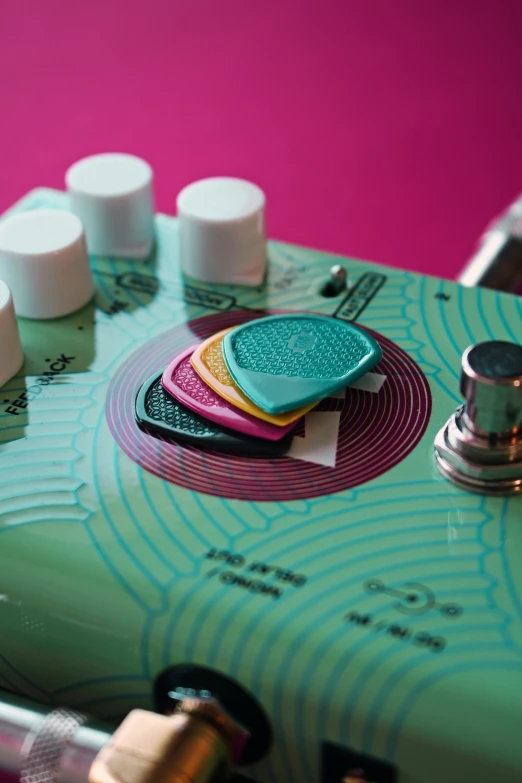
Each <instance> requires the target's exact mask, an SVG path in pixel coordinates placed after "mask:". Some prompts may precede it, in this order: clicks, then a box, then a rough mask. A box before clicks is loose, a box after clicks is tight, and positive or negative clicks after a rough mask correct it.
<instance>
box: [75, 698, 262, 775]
mask: <svg viewBox="0 0 522 783" xmlns="http://www.w3.org/2000/svg"><path fill="white" fill-rule="evenodd" d="M247 739H248V735H247V733H246V732H245V731H244V729H243V728H242V727H241V726H239V725H238V724H237V723H236V722H235V721H233V720H232V719H231V718H230V717H229V716H228V715H227V714H226V713H225V712H224V710H223V709H222V708H221V707H220V705H219V704H218V703H217V702H216V701H215V700H214V699H196V698H193V699H192V698H190V699H183V701H181V702H180V704H179V706H178V709H177V710H176V712H175V713H174V714H172V715H170V716H165V715H157V714H156V713H152V712H147V711H146V710H133V711H132V712H131V713H129V715H128V716H127V717H126V718H125V720H124V721H123V723H122V724H121V725H120V726H119V728H118V729H117V730H116V731H115V733H114V734H113V735H112V737H111V739H110V740H109V742H108V743H107V744H106V745H105V746H104V747H103V748H102V749H101V751H100V752H99V753H98V755H97V756H96V758H95V759H94V762H93V764H92V766H91V769H90V772H89V783H222V781H226V780H227V779H228V777H229V775H230V773H231V771H232V767H233V765H234V764H235V763H237V762H238V761H239V759H240V756H241V752H242V749H243V747H244V744H245V742H246V740H247Z"/></svg>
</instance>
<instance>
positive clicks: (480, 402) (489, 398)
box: [460, 340, 522, 438]
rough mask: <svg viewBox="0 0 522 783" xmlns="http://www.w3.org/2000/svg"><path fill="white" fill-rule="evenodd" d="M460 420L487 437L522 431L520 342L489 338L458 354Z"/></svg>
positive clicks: (521, 349) (506, 435) (473, 430)
mask: <svg viewBox="0 0 522 783" xmlns="http://www.w3.org/2000/svg"><path fill="white" fill-rule="evenodd" d="M460 390H461V393H462V395H463V396H464V398H465V401H466V402H465V407H464V412H463V417H464V423H465V425H466V426H467V427H468V428H469V429H470V430H471V431H472V432H475V433H477V434H479V435H483V436H486V437H489V438H494V437H495V436H496V437H509V436H515V435H518V434H519V433H521V432H522V345H516V344H515V343H508V342H503V341H502V340H492V341H490V342H485V343H479V344H478V345H473V346H471V347H470V348H468V349H467V350H466V351H465V352H464V354H463V356H462V375H461V382H460Z"/></svg>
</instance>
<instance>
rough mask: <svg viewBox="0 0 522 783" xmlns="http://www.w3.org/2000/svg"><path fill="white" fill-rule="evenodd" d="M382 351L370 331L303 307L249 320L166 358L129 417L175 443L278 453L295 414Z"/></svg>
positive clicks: (286, 445) (367, 366)
mask: <svg viewBox="0 0 522 783" xmlns="http://www.w3.org/2000/svg"><path fill="white" fill-rule="evenodd" d="M381 356H382V352H381V349H380V347H379V345H378V343H377V342H376V341H375V340H374V339H373V338H372V337H370V336H369V335H368V334H367V333H366V332H365V331H363V330H362V329H360V328H358V327H357V326H354V325H352V324H349V323H345V322H343V321H338V320H335V319H333V318H328V317H326V316H321V315H312V314H308V313H291V314H285V315H273V316H268V317H266V318H257V319H255V320H252V321H249V322H247V323H244V324H242V325H240V326H237V327H233V328H230V329H225V330H224V331H221V332H218V333H217V334H214V335H212V337H209V338H208V339H207V340H205V341H204V342H202V343H201V344H199V345H194V346H192V347H190V348H188V349H187V350H185V351H183V352H182V353H181V354H180V355H178V356H176V357H175V358H173V360H172V361H171V363H170V364H169V365H168V367H167V368H166V369H165V370H164V371H162V372H161V373H158V374H156V375H155V376H153V377H152V378H150V379H149V380H148V381H146V382H145V383H144V384H143V386H142V388H141V390H140V392H139V394H138V397H137V400H136V419H137V421H138V424H139V425H140V426H141V427H142V428H144V429H146V430H150V431H152V432H154V433H159V434H160V435H162V436H163V437H166V438H168V439H170V440H173V441H175V442H178V443H188V444H190V445H193V446H196V447H198V448H207V449H211V450H214V451H220V452H226V453H232V454H242V455H248V456H251V457H263V456H266V457H276V456H281V455H283V454H285V452H286V451H287V450H288V449H289V447H290V444H291V442H292V437H293V432H294V430H295V428H296V425H297V423H298V422H299V420H300V419H301V418H302V417H303V416H304V415H305V414H306V413H307V412H308V411H310V410H312V409H313V408H314V407H315V406H316V405H317V404H318V403H319V402H320V401H321V400H322V399H324V398H325V397H329V396H331V395H332V394H335V393H336V392H338V391H340V390H341V389H343V388H345V387H347V386H349V385H350V384H352V383H354V382H355V381H356V380H358V379H359V378H360V377H361V376H362V375H364V374H365V373H367V372H368V371H369V370H371V369H372V368H373V367H374V366H375V365H376V364H377V362H379V361H380V359H381Z"/></svg>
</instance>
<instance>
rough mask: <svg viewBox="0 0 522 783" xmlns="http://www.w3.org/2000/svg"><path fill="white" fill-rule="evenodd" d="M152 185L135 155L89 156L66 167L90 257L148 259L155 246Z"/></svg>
mask: <svg viewBox="0 0 522 783" xmlns="http://www.w3.org/2000/svg"><path fill="white" fill-rule="evenodd" d="M152 180H153V174H152V169H151V167H150V166H149V164H148V163H146V162H145V161H144V160H142V159H141V158H138V157H136V156H135V155H125V154H122V153H105V154H103V155H91V156H90V157H88V158H83V160H79V161H78V162H77V163H75V164H74V165H73V166H71V167H70V169H69V170H68V171H67V173H66V175H65V183H66V185H67V190H68V191H69V198H70V202H71V209H72V211H73V212H74V214H75V215H77V216H78V217H79V218H80V220H81V221H82V223H83V226H84V228H85V235H86V237H87V247H88V249H89V253H92V254H93V255H101V256H117V257H120V258H122V257H124V258H136V259H143V258H147V256H148V255H149V254H150V251H151V249H152V245H153V243H154V203H153V201H154V200H153V193H152Z"/></svg>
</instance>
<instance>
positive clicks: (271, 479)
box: [106, 310, 431, 501]
mask: <svg viewBox="0 0 522 783" xmlns="http://www.w3.org/2000/svg"><path fill="white" fill-rule="evenodd" d="M259 315H260V314H258V313H255V312H252V311H244V310H242V311H236V312H227V313H218V314H215V315H208V316H204V317H202V318H197V319H195V320H193V321H189V322H187V323H184V324H180V325H178V326H176V327H174V328H173V329H171V330H169V331H167V332H164V333H163V334H161V335H160V336H159V337H156V338H154V339H153V340H150V341H149V342H148V343H147V344H146V345H143V346H141V347H140V348H139V349H138V350H136V351H135V352H134V353H133V354H132V356H130V357H129V358H128V359H127V360H126V361H125V362H124V363H123V364H122V366H121V367H119V368H118V370H117V372H116V374H115V376H114V378H113V380H112V382H111V384H110V386H109V390H108V393H107V405H106V414H107V421H108V424H109V428H110V431H111V433H112V435H113V437H114V438H115V440H116V441H117V443H118V444H119V445H120V446H121V448H122V449H123V450H124V451H125V453H126V454H127V455H128V456H129V457H130V458H131V459H133V460H134V461H135V462H137V463H138V464H139V465H141V467H142V468H144V469H145V470H148V471H150V472H151V473H153V474H155V475H156V476H159V477H160V478H162V479H164V480H165V481H169V482H171V483H172V484H177V485H178V486H180V487H184V488H186V489H191V490H194V491H197V492H203V493H205V494H207V495H217V496H219V497H225V498H231V499H237V500H252V501H263V500H265V501H278V500H280V501H285V500H302V499H307V498H314V497H319V496H322V495H330V494H334V493H335V492H341V491H343V490H346V489H350V488H352V487H357V486H359V485H360V484H364V483H366V482H367V481H370V480H371V479H374V478H377V476H380V475H382V474H383V473H386V471H388V470H390V469H391V468H393V467H394V465H397V464H398V463H399V462H401V460H403V459H404V458H405V457H406V456H407V455H408V454H409V453H410V452H411V451H412V449H414V448H415V446H416V445H417V443H418V442H419V440H420V439H421V437H422V435H423V434H424V431H425V430H426V427H427V424H428V421H429V418H430V413H431V394H430V388H429V385H428V382H427V380H426V378H425V376H424V375H423V373H422V372H421V370H420V369H419V367H418V366H417V365H416V364H415V362H414V361H413V359H411V358H410V357H409V356H408V354H407V353H406V352H405V351H403V350H402V349H401V348H399V347H398V346H397V345H395V344H394V343H393V342H392V341H391V340H388V339H387V338H386V337H383V336H382V335H380V334H377V333H376V332H372V331H371V330H370V329H368V330H367V331H368V332H369V333H370V334H371V335H372V336H373V337H375V339H376V340H378V342H379V344H380V346H381V348H382V351H383V358H382V360H381V362H380V363H379V365H378V367H377V368H376V370H375V371H376V372H379V373H381V374H383V375H386V382H385V383H384V385H383V386H382V387H381V389H380V390H379V392H378V393H371V392H365V391H360V390H356V389H347V391H346V400H345V403H344V407H343V410H342V413H341V421H340V427H339V436H338V444H337V459H336V466H335V468H331V467H325V466H323V465H316V464H314V463H311V462H305V461H302V460H296V459H292V458H290V457H279V458H277V459H249V458H247V457H239V456H231V455H226V454H217V453H214V452H204V451H200V450H199V449H196V448H193V447H191V446H178V445H177V444H175V443H171V442H166V441H163V440H160V439H159V438H156V437H154V436H152V435H148V434H147V433H145V432H142V431H141V430H140V429H139V427H138V426H137V424H136V422H135V420H134V401H135V399H136V395H137V393H138V391H139V389H140V386H141V385H142V383H143V382H144V381H145V380H146V379H147V378H149V377H150V376H151V375H153V374H154V373H156V372H159V371H160V370H162V369H164V368H165V367H166V366H167V365H168V364H169V363H170V362H171V361H172V359H173V358H174V357H175V356H177V355H178V354H180V353H181V352H182V351H183V350H185V349H186V348H189V347H190V346H191V345H194V344H195V343H197V342H198V341H199V342H201V341H203V340H204V339H206V338H207V337H210V336H211V335H213V334H215V333H216V332H218V331H220V330H222V329H226V328H227V327H228V326H235V325H236V324H240V323H245V322H246V321H250V320H252V319H254V318H258V317H259Z"/></svg>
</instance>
